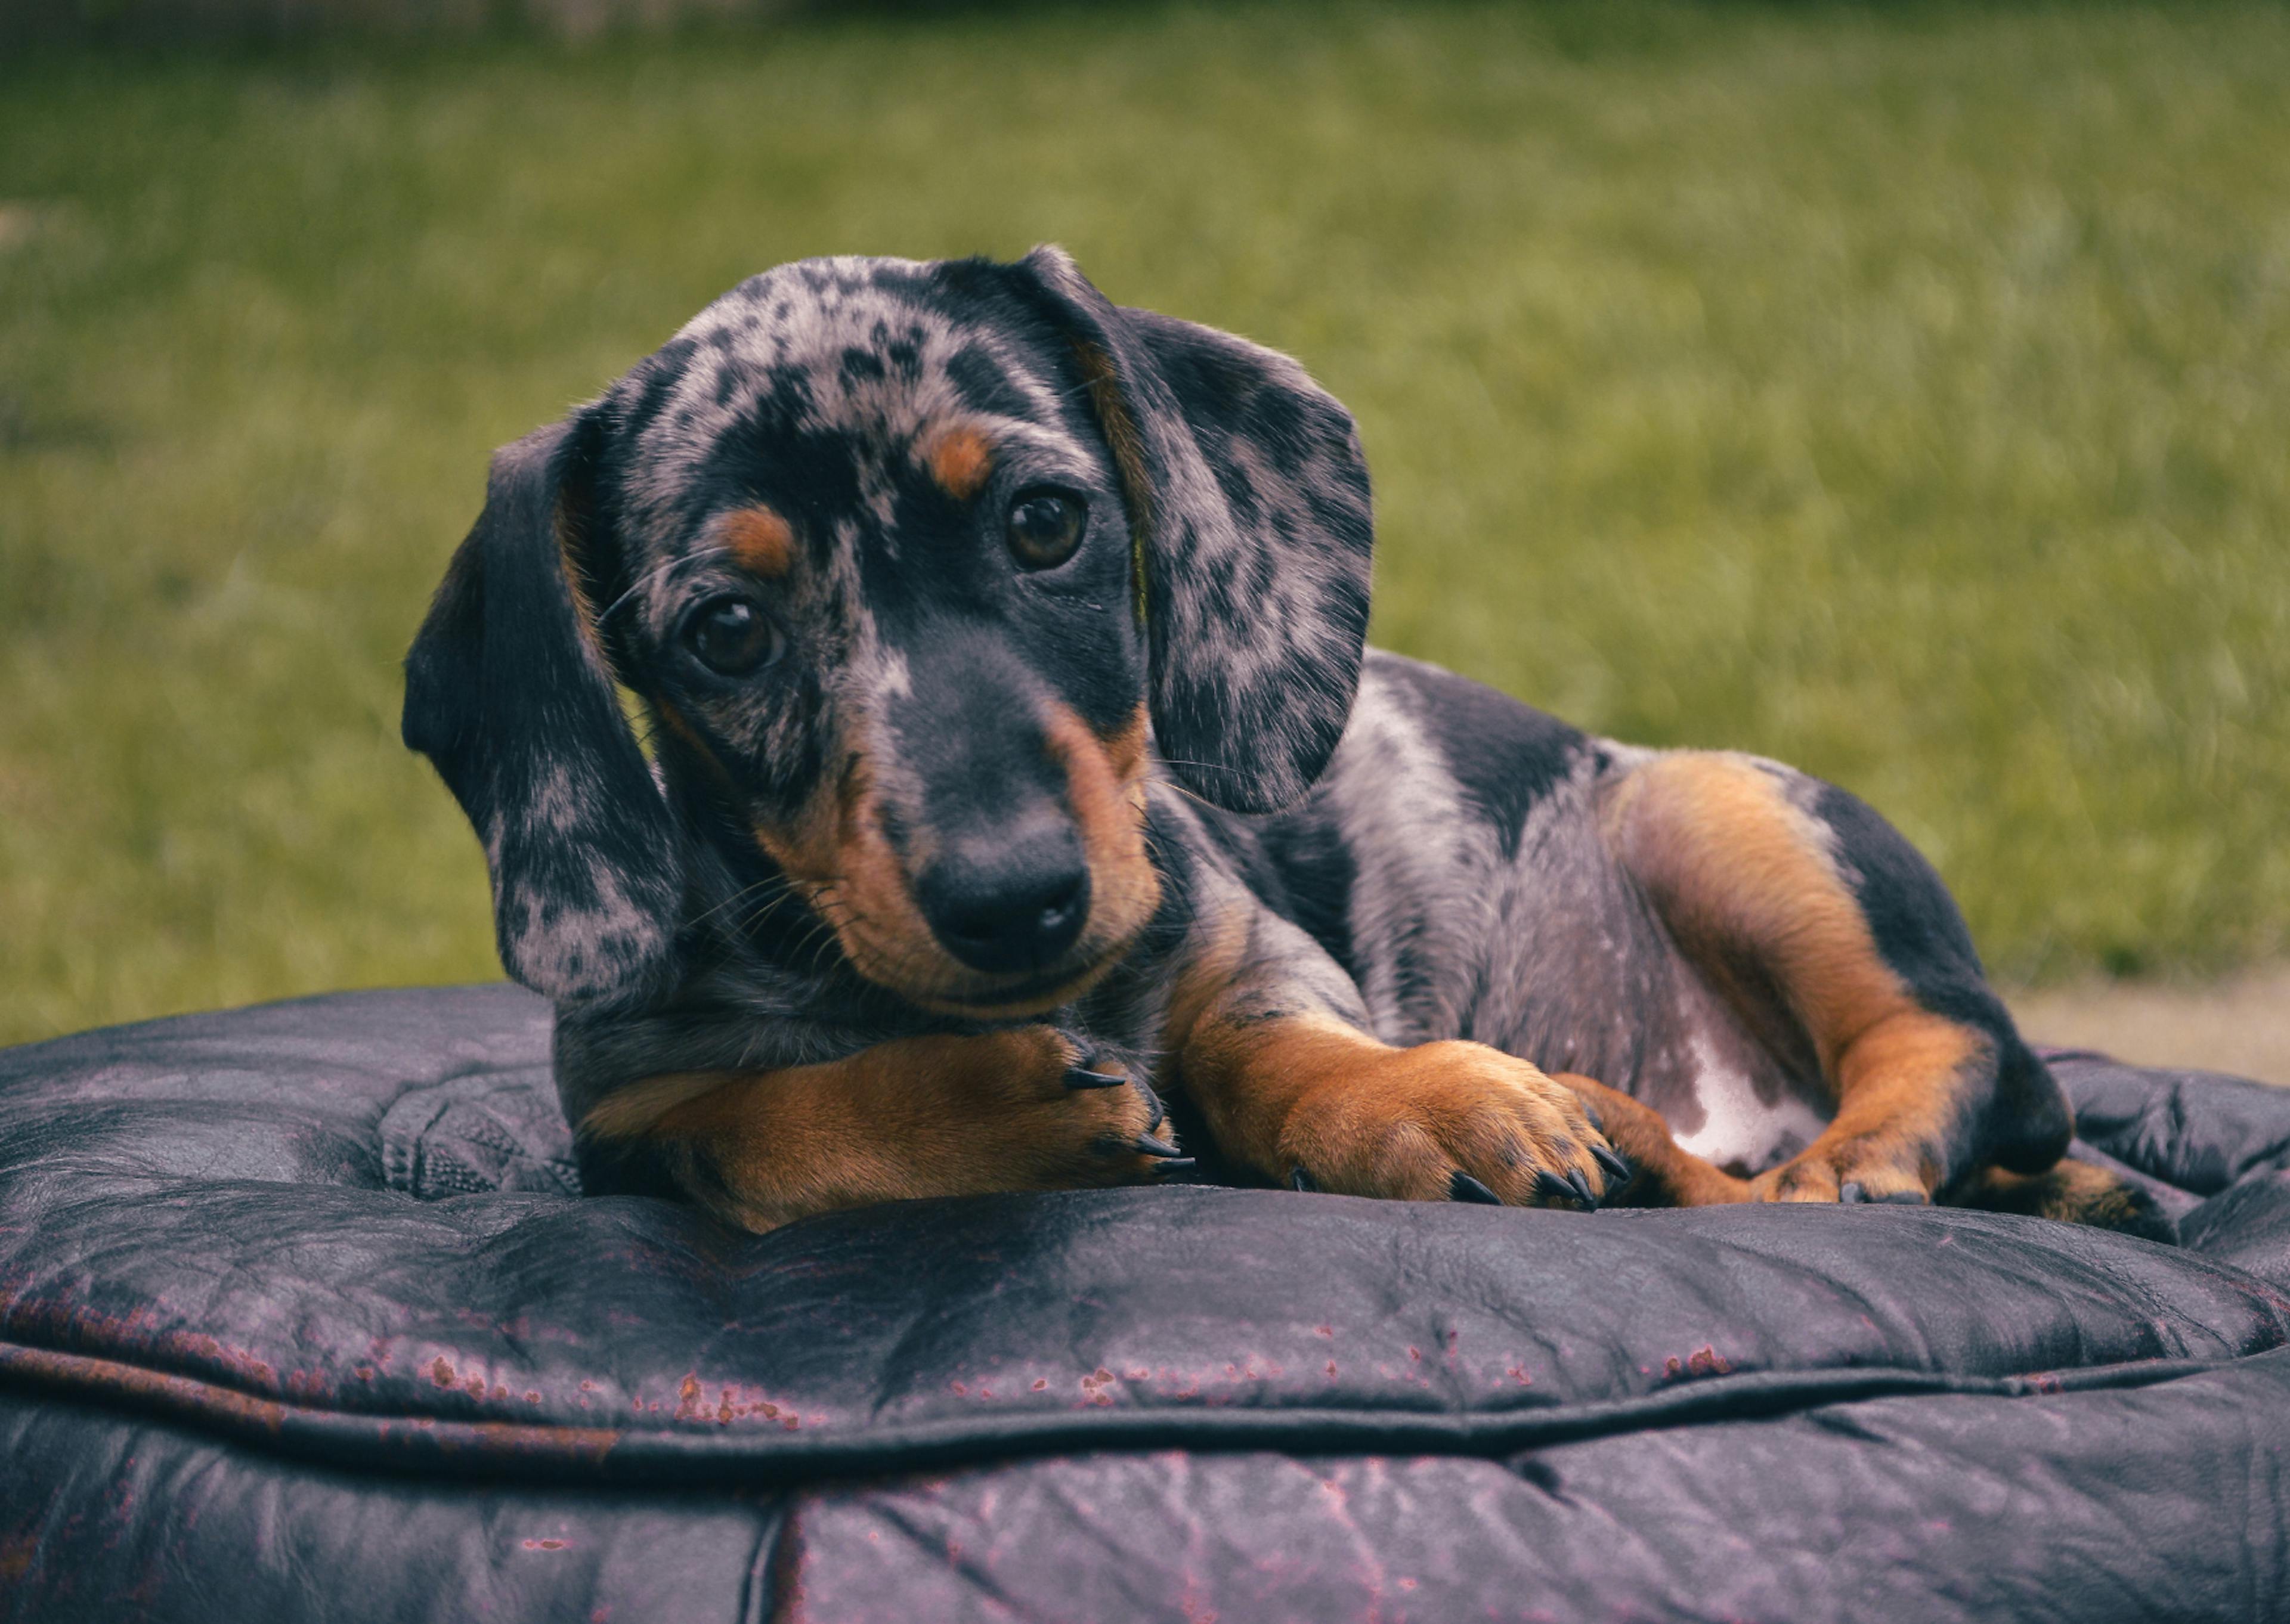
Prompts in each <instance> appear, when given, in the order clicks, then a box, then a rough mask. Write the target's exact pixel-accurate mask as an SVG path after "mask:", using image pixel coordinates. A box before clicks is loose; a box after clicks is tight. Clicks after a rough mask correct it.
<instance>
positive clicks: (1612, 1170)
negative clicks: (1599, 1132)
mask: <svg viewBox="0 0 2290 1624" xmlns="http://www.w3.org/2000/svg"><path fill="white" fill-rule="evenodd" d="M1590 1159H1591V1160H1592V1161H1594V1162H1596V1163H1597V1164H1598V1165H1599V1166H1601V1167H1603V1168H1605V1170H1606V1199H1607V1200H1609V1201H1612V1200H1613V1198H1614V1197H1615V1196H1619V1195H1621V1193H1622V1192H1623V1191H1624V1190H1626V1189H1628V1188H1629V1186H1630V1180H1633V1179H1635V1178H1637V1168H1635V1167H1632V1166H1631V1165H1630V1164H1629V1163H1628V1162H1625V1161H1624V1160H1622V1158H1621V1156H1617V1155H1615V1154H1614V1152H1613V1151H1612V1150H1609V1149H1607V1148H1606V1147H1605V1146H1604V1145H1593V1146H1591V1147H1590Z"/></svg>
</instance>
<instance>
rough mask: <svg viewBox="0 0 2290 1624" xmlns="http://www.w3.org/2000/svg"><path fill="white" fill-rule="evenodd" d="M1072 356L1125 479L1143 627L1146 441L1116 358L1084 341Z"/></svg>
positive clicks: (1149, 491)
mask: <svg viewBox="0 0 2290 1624" xmlns="http://www.w3.org/2000/svg"><path fill="white" fill-rule="evenodd" d="M1073 351H1074V359H1075V360H1076V361H1077V363H1078V364H1080V366H1081V376H1082V382H1083V383H1084V385H1085V386H1086V387H1087V388H1088V390H1089V404H1090V405H1091V407H1092V408H1093V410H1094V411H1095V412H1096V413H1097V420H1098V424H1099V427H1100V428H1101V429H1102V430H1103V431H1104V434H1105V444H1106V449H1107V450H1108V451H1109V452H1112V453H1113V467H1114V471H1115V472H1116V473H1117V474H1119V475H1120V476H1121V497H1122V500H1123V501H1125V503H1127V504H1128V508H1129V546H1130V554H1131V564H1130V575H1131V581H1130V589H1131V590H1132V592H1133V593H1134V594H1135V603H1134V604H1133V608H1134V609H1135V611H1136V614H1137V623H1138V624H1139V625H1140V626H1142V625H1143V624H1145V617H1146V612H1147V608H1148V605H1147V603H1146V592H1145V549H1146V548H1147V547H1148V546H1149V545H1150V544H1151V537H1152V534H1153V483H1152V476H1151V475H1150V473H1149V471H1148V470H1147V468H1146V467H1145V440H1144V436H1142V435H1141V434H1139V433H1138V431H1137V423H1136V420H1135V419H1134V418H1133V417H1131V416H1130V414H1129V401H1128V397H1127V396H1126V395H1125V394H1124V393H1123V391H1122V388H1121V379H1120V376H1119V374H1118V373H1117V372H1115V371H1114V367H1113V357H1112V356H1109V355H1107V354H1106V353H1105V351H1104V350H1103V349H1102V348H1100V347H1098V346H1097V345H1095V344H1093V343H1090V342H1089V341H1088V340H1085V339H1076V340H1074V341H1073Z"/></svg>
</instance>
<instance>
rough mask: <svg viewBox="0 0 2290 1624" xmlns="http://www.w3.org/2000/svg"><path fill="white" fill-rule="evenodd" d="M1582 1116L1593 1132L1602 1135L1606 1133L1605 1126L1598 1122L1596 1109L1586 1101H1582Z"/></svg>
mask: <svg viewBox="0 0 2290 1624" xmlns="http://www.w3.org/2000/svg"><path fill="white" fill-rule="evenodd" d="M1582 1115H1583V1116H1585V1117H1587V1118H1589V1123H1590V1126H1591V1128H1592V1129H1593V1130H1594V1131H1596V1132H1600V1133H1604V1132H1605V1131H1606V1124H1605V1123H1604V1122H1602V1121H1601V1120H1599V1117H1598V1108H1597V1106H1595V1105H1592V1104H1591V1103H1590V1102H1589V1100H1583V1101H1582Z"/></svg>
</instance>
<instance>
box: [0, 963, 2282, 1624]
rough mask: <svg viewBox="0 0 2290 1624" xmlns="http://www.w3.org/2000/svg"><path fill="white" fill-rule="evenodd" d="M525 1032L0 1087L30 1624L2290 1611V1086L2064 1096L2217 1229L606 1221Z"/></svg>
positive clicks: (435, 1018)
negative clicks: (776, 1225)
mask: <svg viewBox="0 0 2290 1624" xmlns="http://www.w3.org/2000/svg"><path fill="white" fill-rule="evenodd" d="M2054 1065H2055V1067H2056V1068H2057V1069H2058V1072H2059V1075H2060V1076H2061V1077H2062V1081H2063V1082H2064V1083H2065V1084H2066V1085H2067V1087H2068V1089H2069V1090H2070V1093H2071V1094H2072V1095H2073V1097H2074V1099H2075V1101H2076V1105H2077V1108H2078V1117H2079V1121H2080V1124H2081V1128H2082V1133H2083V1137H2084V1140H2085V1144H2084V1146H2083V1147H2081V1148H2079V1152H2078V1153H2079V1154H2085V1155H2092V1156H2109V1157H2112V1158H2115V1159H2116V1160H2117V1161H2118V1162H2119V1163H2121V1164H2126V1165H2127V1166H2128V1167H2129V1168H2131V1169H2132V1170H2134V1172H2136V1173H2137V1174H2139V1175H2141V1176H2142V1177H2144V1178H2146V1179H2147V1180H2151V1181H2152V1188H2154V1189H2156V1191H2157V1192H2158V1195H2159V1196H2160V1197H2161V1198H2162V1199H2163V1200H2164V1201H2165V1202H2166V1204H2167V1205H2168V1206H2169V1208H2170V1210H2171V1211H2172V1212H2174V1215H2175V1216H2176V1217H2177V1219H2178V1220H2179V1223H2180V1227H2181V1230H2182V1236H2183V1239H2184V1242H2185V1244H2184V1245H2183V1246H2182V1247H2178V1248H2171V1247H2164V1246H2158V1245H2155V1244H2150V1243H2148V1242H2145V1241H2140V1240H2134V1239H2130V1238H2127V1237H2125V1236H2117V1235H2112V1234H2106V1233H2102V1232H2098V1231H2094V1230H2087V1229H2080V1228H2068V1227H2064V1226H2061V1225H2055V1224H2050V1223H2046V1222H2043V1221H2041V1220H2032V1219H2019V1218H2012V1217H2005V1216H1998V1215H1995V1214H1990V1213H1981V1212H1960V1211H1951V1210H1928V1209H1917V1208H1902V1207H1893V1206H1870V1207H1850V1208H1846V1207H1733V1208H1715V1209H1703V1210H1700V1211H1693V1212H1629V1211H1623V1212H1599V1213H1596V1214H1581V1213H1574V1212H1524V1211H1517V1210H1510V1209H1495V1208H1487V1207H1480V1206H1473V1205H1461V1204H1448V1205H1437V1206H1431V1205H1405V1204H1384V1203H1373V1202H1366V1201H1358V1200H1353V1199H1349V1198H1347V1197H1342V1196H1299V1195H1295V1194H1292V1193H1289V1192H1285V1191H1271V1190H1253V1189H1232V1188H1213V1187H1193V1188H1160V1189H1151V1190H1119V1191H1103V1192H1075V1193H1069V1194H1061V1195H1052V1196H1025V1197H1019V1196H1011V1197H994V1198H982V1199H976V1200H969V1201H962V1202H944V1203H928V1204H907V1205H901V1206H895V1207H885V1208H877V1209H875V1210H871V1211H867V1212H850V1213H844V1214H839V1215H834V1216H830V1217H826V1218H821V1219H814V1220H808V1221H805V1222H803V1223H800V1224H797V1225H794V1226H792V1227H790V1228H786V1229H782V1230H781V1231H779V1232H777V1233H775V1234H772V1235H768V1236H745V1235H741V1234H736V1233H733V1232H732V1231H729V1230H727V1229H725V1228H722V1227H721V1226H719V1225H717V1224H716V1223H714V1222H712V1221H710V1220H708V1219H706V1218H704V1217H702V1216H701V1215H700V1214H699V1213H697V1212H693V1211H691V1210H688V1209H685V1208H683V1207H679V1206H677V1205H673V1204H668V1203H665V1202H660V1201H654V1200H649V1199H644V1198H638V1197H613V1198H608V1199H599V1200H581V1199H579V1198H578V1178H577V1175H576V1173H575V1172H574V1171H573V1166H572V1164H571V1161H570V1157H569V1146H568V1143H567V1140H566V1135H565V1132H564V1124H563V1123H562V1121H561V1120H559V1118H558V1116H557V1114H556V1104H555V1096H554V1093H553V1091H552V1089H551V1086H550V1084H549V1081H548V1012H547V1009H546V1007H545V1006H544V1005H543V1004H540V1002H539V1001H538V1000H536V999H534V998H532V997H531V996H528V995H526V994H524V993H522V992H519V991H516V990H515V989H513V988H507V987H484V988H459V989H447V990H433V991H411V992H378V993H356V994H345V995H340V996H332V997H324V998H316V999H310V1000H306V1001H302V1002H299V1003H293V1004H278V1005H272V1006H268V1007H265V1008H260V1009H251V1010H243V1011H236V1012H228V1013H221V1014H212V1015H198V1016H191V1017H186V1018H182V1019H177V1020H161V1021H155V1022H151V1023H148V1024H146V1025H141V1026H135V1027H127V1028H116V1029H113V1030H108V1031H101V1032H93V1033H88V1034H85V1035H83V1036H75V1037H68V1038H63V1039H60V1040H58V1041H56V1042H52V1043H47V1044H35V1045H32V1046H29V1047H26V1048H20V1049H16V1050H12V1051H9V1052H4V1053H0V1617H6V1618H9V1619H17V1620H71V1619H90V1620H120V1619H129V1618H153V1619H165V1620H217V1621H219V1624H220V1621H224V1620H228V1624H241V1621H243V1620H251V1619H290V1618H292V1619H303V1618H308V1619H319V1618H324V1619H329V1620H440V1621H444V1620H584V1619H585V1620H595V1621H597V1624H605V1621H621V1620H627V1621H637V1620H679V1621H683V1620H693V1621H712V1620H885V1619H889V1620H972V1619H977V1620H989V1619H992V1620H1010V1619H1018V1620H1140V1619H1155V1618H1171V1619H1179V1618H1182V1619H1193V1620H1205V1619H1210V1618H1216V1619H1222V1620H1230V1621H1235V1624H1238V1621H1253V1620H1289V1619H1293V1620H1312V1621H1313V1624H1332V1621H1333V1620H1354V1619H1357V1620H1391V1621H1397V1620H1457V1619H1534V1620H1573V1619H1586V1620H1587V1619H1598V1620H1623V1619H1655V1618H1661V1619H1670V1618H1692V1619H1713V1620H1715V1619H1760V1620H1766V1619H1770V1620H1823V1619H1862V1618H1885V1619H1888V1620H1890V1619H1916V1620H1951V1619H1996V1618H2012V1619H2016V1620H2062V1621H2066V1620H2072V1621H2074V1624H2095V1621H2097V1620H2113V1619H2122V1620H2150V1619H2160V1618H2169V1619H2175V1620H2211V1619H2216V1620H2257V1619H2277V1618H2282V1617H2286V1616H2290V1528H2286V1524H2290V1477H2286V1467H2285V1464H2284V1463H2285V1461H2286V1460H2290V1091H2276V1090H2271V1089H2268V1088H2266V1087H2264V1086H2262V1085H2261V1084H2253V1083H2246V1082H2242V1081H2238V1080H2235V1079H2230V1078H2225V1077H2219V1076H2207V1075H2203V1074H2198V1073H2189V1072H2158V1071H2142V1070H2136V1069H2134V1068H2127V1067H2124V1066H2120V1065H2117V1064H2114V1063H2112V1062H2110V1061H2108V1060H2104V1059H2102V1058H2100V1057H2097V1056H2094V1055H2087V1054H2076V1053H2067V1054H2059V1055H2057V1056H2055V1057H2054Z"/></svg>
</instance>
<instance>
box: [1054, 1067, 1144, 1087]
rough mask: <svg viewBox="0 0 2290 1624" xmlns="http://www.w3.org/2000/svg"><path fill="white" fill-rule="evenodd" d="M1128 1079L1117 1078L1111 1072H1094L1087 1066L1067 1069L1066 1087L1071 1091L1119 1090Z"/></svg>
mask: <svg viewBox="0 0 2290 1624" xmlns="http://www.w3.org/2000/svg"><path fill="white" fill-rule="evenodd" d="M1128 1081H1129V1079H1128V1078H1127V1077H1117V1076H1114V1075H1113V1074H1112V1073H1111V1072H1109V1071H1092V1070H1091V1069H1090V1068H1088V1067H1086V1066H1069V1067H1067V1068H1066V1086H1067V1087H1068V1088H1071V1089H1084V1088H1119V1087H1120V1086H1121V1085H1122V1084H1124V1083H1126V1082H1128Z"/></svg>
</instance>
